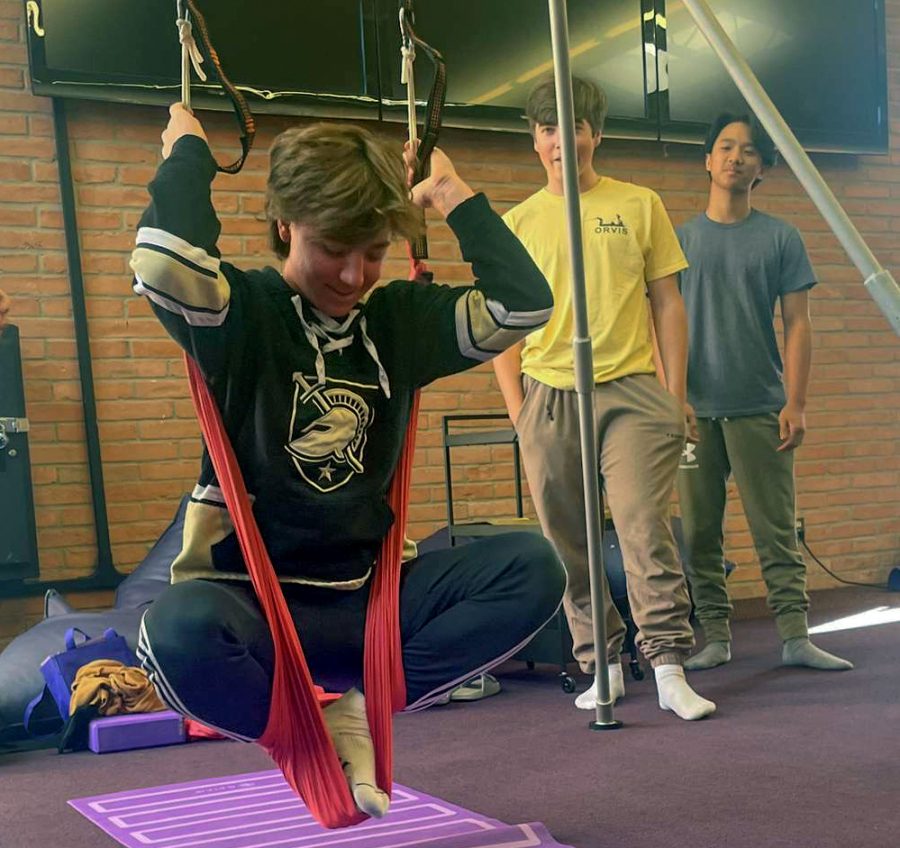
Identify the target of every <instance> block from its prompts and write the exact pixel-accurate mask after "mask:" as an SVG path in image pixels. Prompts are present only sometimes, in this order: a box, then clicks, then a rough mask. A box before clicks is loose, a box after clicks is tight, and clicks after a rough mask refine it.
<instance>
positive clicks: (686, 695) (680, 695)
mask: <svg viewBox="0 0 900 848" xmlns="http://www.w3.org/2000/svg"><path fill="white" fill-rule="evenodd" d="M653 673H654V675H655V676H656V689H657V692H658V693H659V708H660V709H662V710H671V711H672V712H673V713H675V715H677V716H678V717H679V718H683V719H684V720H685V721H695V720H696V719H698V718H704V717H705V716H708V715H711V714H712V713H714V712H715V711H716V705H715V704H714V703H713V702H712V701H707V700H706V698H701V697H700V696H699V695H698V694H697V693H696V692H695V691H694V690H693V689H691V687H690V686H689V685H688V682H687V680H686V679H685V676H684V669H683V668H682V667H681V666H680V665H676V664H675V663H667V664H665V665H658V666H656V668H654V669H653Z"/></svg>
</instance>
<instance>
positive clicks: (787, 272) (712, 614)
mask: <svg viewBox="0 0 900 848" xmlns="http://www.w3.org/2000/svg"><path fill="white" fill-rule="evenodd" d="M775 158H776V154H775V148H774V145H773V144H772V141H771V139H769V138H768V136H767V135H766V134H765V132H764V131H763V130H762V129H761V128H760V127H759V125H758V124H757V123H756V121H755V120H754V119H753V118H752V117H751V116H749V115H732V114H728V113H726V114H722V115H720V116H719V117H718V118H717V119H716V120H715V121H714V122H713V123H712V125H711V126H710V131H709V134H708V135H707V139H706V169H707V171H708V172H709V176H710V188H709V203H708V205H707V209H706V211H705V212H703V213H702V214H700V215H698V216H697V217H696V218H694V219H693V220H691V221H689V222H688V223H686V224H685V225H683V226H682V227H681V228H679V230H678V237H679V239H680V241H681V246H682V248H683V249H684V253H685V256H686V257H687V260H688V262H689V263H690V268H688V269H687V270H686V271H683V272H682V273H681V280H680V283H681V292H682V297H683V298H684V303H685V308H686V309H687V315H688V326H689V327H690V347H689V355H688V401H689V402H690V403H691V404H692V405H693V407H694V410H695V412H696V415H697V420H698V429H699V434H700V441H699V443H698V444H696V445H692V444H688V445H687V447H686V449H685V452H684V454H683V458H682V462H681V466H680V468H679V472H678V497H679V501H680V504H681V514H682V522H683V527H684V534H685V544H686V548H687V560H688V561H687V563H686V569H685V570H686V573H687V576H688V580H689V582H690V585H691V589H692V593H693V597H694V605H695V609H696V614H697V619H698V620H699V622H700V624H701V625H702V627H703V631H704V635H705V637H706V645H705V647H704V648H703V650H701V651H700V652H699V653H698V654H695V655H694V656H693V657H691V658H690V659H689V660H688V661H687V662H686V663H685V667H686V668H693V669H702V668H713V667H714V666H717V665H722V664H723V663H726V662H728V661H729V660H730V659H731V628H730V624H729V619H730V616H731V611H732V606H731V602H730V601H729V598H728V590H727V588H726V586H725V570H724V557H723V519H724V515H725V486H726V482H727V480H728V477H729V475H730V474H732V473H733V474H734V477H735V481H736V482H737V485H738V490H739V492H740V495H741V500H742V501H743V504H744V512H745V513H746V515H747V520H748V522H749V524H750V530H751V532H752V534H753V540H754V544H755V545H756V551H757V555H758V556H759V561H760V565H761V567H762V574H763V579H764V580H765V581H766V587H767V589H768V596H767V599H768V604H769V608H770V609H771V610H772V612H773V614H774V615H775V622H776V625H777V627H778V632H779V635H780V636H781V638H782V640H783V642H784V647H783V649H782V660H783V662H784V664H785V665H797V666H806V667H809V668H820V669H827V670H841V669H849V668H853V665H852V663H850V662H848V661H847V660H844V659H841V658H840V657H836V656H833V655H832V654H829V653H827V652H826V651H823V650H821V649H820V648H817V647H816V646H815V645H813V644H812V643H811V642H810V641H809V630H808V627H807V610H808V609H809V597H808V596H807V594H806V565H805V563H804V562H803V557H802V556H801V554H800V550H799V546H798V543H797V534H796V530H795V518H794V450H795V449H796V448H797V447H798V446H799V445H800V444H801V443H802V441H803V436H804V433H805V431H806V417H805V412H804V409H805V406H806V390H807V385H808V383H809V368H810V358H811V351H810V349H811V332H812V331H811V326H810V320H809V305H808V294H809V289H811V288H812V287H813V286H814V285H815V284H816V279H815V275H814V273H813V270H812V267H811V265H810V263H809V259H808V257H807V255H806V249H805V248H804V246H803V241H802V240H801V238H800V234H799V233H798V232H797V230H796V228H795V227H793V226H791V225H790V224H788V223H786V222H785V221H781V220H779V219H778V218H773V217H772V216H771V215H765V214H763V213H762V212H759V211H757V210H755V209H753V208H752V207H751V204H750V193H751V191H752V190H753V188H754V187H755V186H756V185H757V184H758V183H759V181H760V179H761V178H762V174H763V171H764V169H765V168H767V167H770V166H772V165H774V164H775ZM779 302H780V305H781V314H782V318H783V320H784V350H785V357H784V364H782V360H781V355H780V354H779V352H778V343H777V341H776V338H775V326H774V315H775V306H776V304H777V303H779Z"/></svg>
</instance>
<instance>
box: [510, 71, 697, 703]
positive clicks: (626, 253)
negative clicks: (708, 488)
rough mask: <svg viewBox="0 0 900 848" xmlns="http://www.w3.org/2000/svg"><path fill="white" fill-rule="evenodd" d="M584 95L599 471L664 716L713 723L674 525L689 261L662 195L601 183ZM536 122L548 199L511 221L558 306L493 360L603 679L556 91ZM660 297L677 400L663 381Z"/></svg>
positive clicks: (569, 601) (582, 87)
mask: <svg viewBox="0 0 900 848" xmlns="http://www.w3.org/2000/svg"><path fill="white" fill-rule="evenodd" d="M572 83H573V94H574V101H575V119H576V121H575V123H576V153H577V158H578V182H579V191H580V195H581V223H582V240H583V243H584V264H585V277H586V279H585V284H586V287H587V299H588V313H589V321H590V334H591V340H592V349H593V358H594V383H595V390H594V398H593V401H594V403H593V407H594V421H595V429H596V437H597V443H598V451H597V453H598V456H599V459H600V467H599V469H598V472H599V475H600V480H601V484H602V486H603V489H604V492H605V497H606V502H607V504H608V506H609V510H610V512H611V514H612V518H613V522H614V523H615V526H616V529H617V531H618V536H619V542H620V544H621V546H622V553H623V559H624V562H625V571H626V574H627V577H628V597H629V602H630V605H631V610H632V614H633V616H634V620H635V623H636V624H637V626H638V631H639V632H638V637H637V643H638V646H639V647H640V649H641V651H642V652H643V653H644V655H645V656H646V657H647V659H649V660H650V663H651V665H652V666H653V669H654V674H655V678H656V684H657V688H658V691H659V705H660V707H662V708H663V709H668V710H672V711H673V712H675V713H676V714H677V715H678V716H680V717H681V718H683V719H688V720H690V719H698V718H703V717H704V716H706V715H709V714H710V713H712V712H713V711H714V710H715V704H713V703H712V702H711V701H707V700H706V699H705V698H701V697H700V696H699V695H698V694H697V693H696V692H694V691H693V689H691V687H690V686H689V685H688V683H687V681H686V680H685V677H684V669H683V662H684V659H685V658H686V656H687V655H688V652H689V651H690V649H691V646H692V645H693V635H692V632H691V627H690V625H689V623H688V617H689V615H690V602H689V600H688V594H687V587H686V583H685V579H684V572H683V571H682V567H681V564H680V561H679V559H678V554H677V551H676V547H675V541H674V539H673V537H672V531H671V526H670V522H669V500H670V497H671V493H672V488H673V485H674V481H675V475H676V473H677V470H678V460H679V456H680V454H681V450H682V444H683V442H684V437H685V422H686V421H687V423H688V426H689V427H690V429H691V431H692V430H693V426H694V423H695V422H694V419H693V413H692V411H691V410H690V407H689V406H687V404H686V402H685V372H686V361H687V321H686V318H685V312H684V304H683V302H682V300H681V295H680V293H679V291H678V282H677V273H678V272H679V271H681V270H683V269H684V268H686V267H687V262H686V261H685V259H684V255H683V253H682V252H681V248H680V247H679V244H678V239H677V238H676V236H675V232H674V230H673V228H672V224H671V223H670V221H669V218H668V215H667V214H666V210H665V208H664V207H663V204H662V201H661V200H660V199H659V197H658V196H657V195H656V194H655V193H654V192H653V191H651V190H650V189H647V188H643V187H641V186H637V185H633V184H631V183H625V182H620V181H619V180H614V179H611V178H609V177H602V176H600V175H599V174H597V172H596V171H595V170H594V166H593V155H594V151H595V150H596V148H597V147H598V145H599V144H600V138H601V131H602V129H603V120H604V118H605V116H606V108H607V107H606V95H605V94H604V92H603V91H602V89H600V88H599V87H598V86H596V85H594V84H593V83H590V82H587V81H585V80H581V79H578V78H575V79H573V80H572ZM526 116H527V117H528V121H529V124H530V126H531V131H532V135H533V138H534V149H535V151H536V152H537V154H538V157H539V158H540V160H541V164H542V165H543V166H544V169H545V171H546V172H547V185H546V187H545V188H543V189H541V190H540V191H539V192H537V193H536V194H534V195H532V196H531V197H530V198H528V199H527V200H526V201H524V202H523V203H521V204H519V205H518V206H516V207H515V208H514V209H512V210H510V211H509V212H508V213H507V214H506V216H505V218H504V220H505V221H506V223H507V224H508V225H509V227H510V229H512V231H513V232H514V233H515V234H516V235H517V236H518V237H519V240H520V241H521V242H522V243H523V244H524V245H525V247H526V249H527V250H528V252H529V253H530V254H531V256H532V258H533V259H534V260H535V262H536V264H537V265H538V267H539V268H540V269H541V270H542V271H543V272H544V276H545V277H546V278H547V280H548V281H549V282H550V286H551V288H552V289H553V297H554V302H555V304H556V306H555V309H554V312H553V317H552V318H551V319H550V322H549V323H548V324H547V325H546V326H545V327H544V328H543V329H542V330H539V331H537V332H534V333H532V334H531V335H529V336H528V337H527V338H526V340H525V341H524V342H522V343H520V344H518V345H516V346H514V347H512V348H510V349H508V350H507V351H506V352H505V353H503V354H501V355H500V356H499V357H497V358H496V359H495V360H494V370H495V371H496V373H497V381H498V383H499V384H500V389H501V391H502V392H503V397H504V400H505V401H506V406H507V409H508V410H509V415H510V418H511V419H512V421H513V423H514V425H515V427H516V431H517V432H518V435H519V442H520V445H521V448H522V456H523V460H524V464H525V472H526V476H527V477H528V482H529V486H530V489H531V494H532V498H533V500H534V503H535V508H536V510H537V513H538V517H539V519H540V522H541V527H542V528H543V531H544V534H545V535H546V536H547V537H548V538H550V539H551V540H552V541H553V543H554V544H555V546H556V548H557V550H558V552H559V554H560V556H561V557H562V560H563V562H564V563H565V566H566V570H567V572H568V575H569V583H568V588H567V590H566V595H565V598H564V602H563V603H564V608H565V611H566V617H567V619H568V622H569V628H570V630H571V631H572V638H573V641H574V654H575V659H576V660H577V661H578V664H579V665H580V666H581V669H582V670H583V671H584V672H586V673H589V674H592V673H593V671H594V651H595V646H594V640H593V629H592V623H591V615H592V611H591V597H590V583H589V576H588V571H589V569H588V555H587V532H586V527H585V517H584V495H583V488H582V471H581V449H580V442H579V426H578V399H577V395H576V393H575V391H574V389H575V369H574V362H573V355H572V336H573V322H572V305H571V269H570V264H569V250H568V237H567V225H566V212H565V200H564V197H563V183H562V153H561V149H560V144H561V139H560V133H559V128H558V126H557V114H556V95H555V90H554V85H553V80H552V78H551V79H548V80H546V81H545V82H542V83H540V84H539V85H538V86H537V87H536V88H535V89H534V90H533V91H532V92H531V94H530V96H529V98H528V103H527V105H526ZM648 297H649V302H650V313H651V315H652V319H653V323H654V327H655V330H656V336H657V339H658V343H659V350H660V356H661V359H662V365H663V370H664V371H665V375H666V381H667V389H668V391H667V390H666V389H664V388H663V387H662V385H661V384H660V382H659V381H658V380H657V378H656V376H655V368H654V364H653V342H652V339H651V332H650V323H649V321H648V317H647V298H648ZM603 592H604V606H605V614H606V623H607V635H608V643H607V645H606V651H607V656H608V657H609V662H610V666H609V668H610V689H611V694H612V698H613V700H614V701H615V700H616V699H617V698H619V697H621V696H622V695H623V694H624V691H625V690H624V676H623V673H622V665H621V663H620V661H619V655H620V653H621V650H622V643H623V641H624V638H625V626H624V624H623V622H622V619H621V617H620V616H619V614H618V612H617V611H616V608H615V606H614V605H613V603H612V601H611V599H610V596H609V588H608V586H607V583H606V580H604V581H603ZM596 699H597V692H596V688H595V687H594V686H591V688H590V689H588V691H587V692H583V693H582V694H581V695H579V696H578V698H577V699H576V702H575V703H576V705H577V706H578V707H580V708H582V709H593V708H594V707H595V705H596Z"/></svg>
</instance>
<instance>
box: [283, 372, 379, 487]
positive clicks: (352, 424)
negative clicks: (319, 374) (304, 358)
mask: <svg viewBox="0 0 900 848" xmlns="http://www.w3.org/2000/svg"><path fill="white" fill-rule="evenodd" d="M372 388H376V387H374V386H373V387H372ZM372 417H373V416H372V410H371V409H370V408H369V405H368V404H367V403H366V402H365V401H364V400H363V399H362V398H361V397H360V396H359V395H358V394H357V393H356V392H354V391H351V390H350V389H349V388H347V387H345V386H342V385H340V383H339V381H335V385H333V387H331V388H329V387H328V385H327V382H326V383H318V382H310V381H309V380H307V379H306V377H304V376H303V375H302V374H301V373H299V372H296V373H295V374H294V411H293V414H292V415H291V427H290V433H289V436H288V439H289V441H288V443H287V444H286V445H285V449H286V450H287V452H288V453H289V454H290V455H291V459H293V461H294V465H295V467H296V468H297V470H298V471H299V472H300V475H301V476H302V477H303V479H304V480H306V482H307V483H309V485H310V486H312V487H313V488H314V489H318V490H319V491H320V492H333V491H334V490H335V489H339V488H340V487H341V486H343V485H344V484H345V483H347V481H348V480H350V478H351V477H352V476H353V475H354V474H357V473H361V472H362V471H364V470H365V468H364V466H363V453H364V451H365V447H366V434H367V432H368V429H369V425H370V424H371V423H372Z"/></svg>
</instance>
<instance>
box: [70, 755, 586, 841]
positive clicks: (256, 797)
mask: <svg viewBox="0 0 900 848" xmlns="http://www.w3.org/2000/svg"><path fill="white" fill-rule="evenodd" d="M69 804H71V805H72V806H73V807H74V808H75V809H76V810H78V812H79V813H81V814H82V815H84V816H86V817H87V818H88V819H90V820H91V821H92V822H94V824H96V825H97V826H98V827H100V828H101V829H102V830H104V831H106V833H108V834H109V835H110V836H111V837H112V838H113V839H115V840H116V841H117V842H119V843H121V844H122V845H125V846H127V848H342V846H348V848H414V846H417V845H427V846H428V848H539V847H540V848H570V846H565V845H561V844H560V843H559V842H555V841H554V840H553V838H552V837H551V836H550V834H549V833H548V832H547V829H546V828H545V827H544V826H543V825H542V824H538V823H532V824H520V825H507V824H503V823H502V822H499V821H497V820H496V819H490V818H487V817H486V816H481V815H478V813H473V812H471V811H470V810H464V809H463V808H462V807H457V806H456V805H455V804H448V803H447V802H446V801H441V800H440V799H439V798H433V797H432V796H431V795H426V794H425V793H424V792H417V791H416V790H414V789H408V788H407V787H405V786H400V785H399V784H395V785H394V794H393V800H392V802H391V809H390V812H389V813H388V815H387V816H385V817H384V818H383V819H379V820H369V821H366V822H364V823H363V824H361V825H358V826H357V827H351V828H343V829H341V830H326V829H325V828H323V827H321V826H320V825H318V824H317V823H316V822H315V820H314V819H313V818H312V816H311V815H310V813H309V810H308V809H307V808H306V807H305V806H304V805H303V803H302V802H301V801H300V799H299V798H297V796H296V795H295V794H294V793H293V791H292V790H291V789H290V787H289V786H288V785H287V783H285V781H284V777H283V776H282V775H281V772H279V771H275V770H273V771H261V772H256V773H253V774H239V775H235V776H234V777H219V778H211V779H209V780H195V781H192V782H190V783H173V784H170V785H168V786H153V787H150V788H149V789H134V790H131V791H129V792H113V793H110V794H109V795H95V796H93V797H91V798H78V799H76V800H74V801H69Z"/></svg>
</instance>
